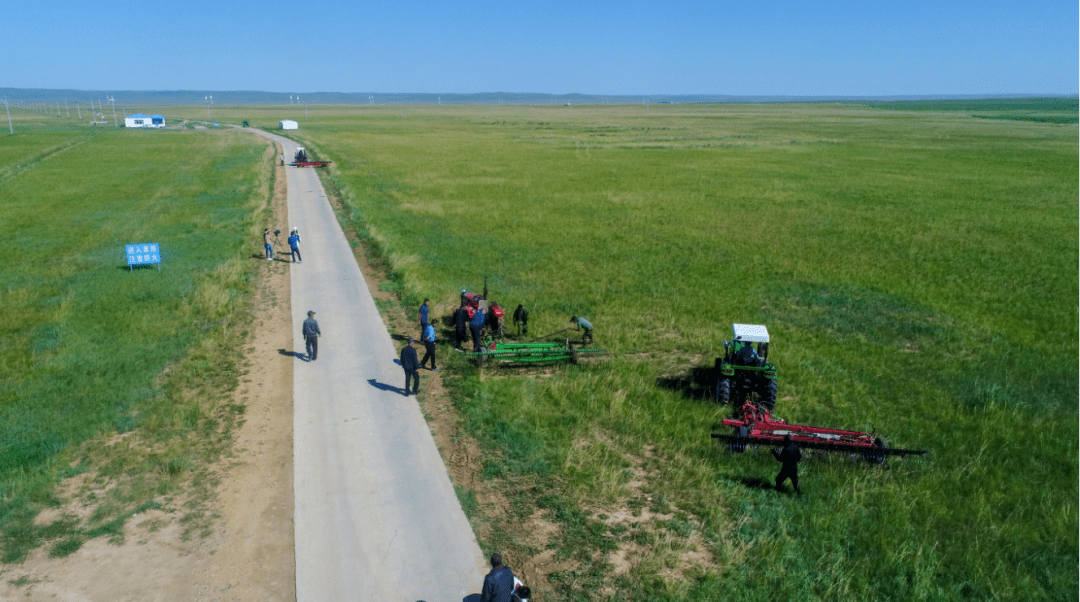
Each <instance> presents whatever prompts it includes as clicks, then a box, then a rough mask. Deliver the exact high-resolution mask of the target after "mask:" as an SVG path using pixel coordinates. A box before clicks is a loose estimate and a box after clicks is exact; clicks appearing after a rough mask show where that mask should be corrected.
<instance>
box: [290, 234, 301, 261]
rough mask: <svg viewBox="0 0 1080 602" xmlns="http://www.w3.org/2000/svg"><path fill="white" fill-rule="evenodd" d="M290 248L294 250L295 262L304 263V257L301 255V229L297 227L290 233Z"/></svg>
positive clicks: (293, 258)
mask: <svg viewBox="0 0 1080 602" xmlns="http://www.w3.org/2000/svg"><path fill="white" fill-rule="evenodd" d="M289 249H290V250H291V252H292V260H293V263H297V262H299V263H303V262H304V259H303V258H302V257H300V231H299V230H297V229H296V228H293V229H292V232H291V233H289Z"/></svg>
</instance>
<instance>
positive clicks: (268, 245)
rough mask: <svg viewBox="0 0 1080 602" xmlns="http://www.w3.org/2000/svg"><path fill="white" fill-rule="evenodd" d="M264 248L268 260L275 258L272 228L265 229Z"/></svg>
mask: <svg viewBox="0 0 1080 602" xmlns="http://www.w3.org/2000/svg"><path fill="white" fill-rule="evenodd" d="M263 249H264V250H265V251H266V260H267V261H273V260H274V241H273V239H272V238H270V229H269V228H267V229H265V230H263Z"/></svg>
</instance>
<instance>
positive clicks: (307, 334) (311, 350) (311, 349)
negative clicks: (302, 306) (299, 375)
mask: <svg viewBox="0 0 1080 602" xmlns="http://www.w3.org/2000/svg"><path fill="white" fill-rule="evenodd" d="M302 334H303V335H304V346H305V347H306V349H305V350H306V351H307V356H308V359H309V360H311V361H313V362H314V361H315V358H317V357H318V356H319V337H321V336H322V331H320V330H319V323H318V322H317V321H315V312H313V311H309V312H307V319H306V320H304V329H303V331H302Z"/></svg>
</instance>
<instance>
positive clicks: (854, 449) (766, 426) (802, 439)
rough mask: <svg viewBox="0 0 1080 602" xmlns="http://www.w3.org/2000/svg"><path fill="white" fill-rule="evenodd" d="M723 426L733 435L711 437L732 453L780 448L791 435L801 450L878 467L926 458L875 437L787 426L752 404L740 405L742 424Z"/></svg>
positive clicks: (731, 422)
mask: <svg viewBox="0 0 1080 602" xmlns="http://www.w3.org/2000/svg"><path fill="white" fill-rule="evenodd" d="M724 425H725V426H730V427H733V428H734V433H733V434H731V435H724V434H721V433H713V434H712V437H713V439H719V440H721V441H723V442H725V443H726V444H727V448H728V451H730V452H732V453H742V452H744V451H746V448H747V447H748V446H758V445H762V446H767V447H783V446H784V436H785V435H791V437H792V439H793V440H794V441H795V443H796V444H798V446H799V447H800V448H802V449H815V450H819V451H824V452H831V453H841V454H849V455H851V456H852V457H855V458H859V457H861V458H862V459H864V460H866V461H867V462H870V463H872V464H881V463H883V462H884V461H885V459H886V458H888V457H889V456H925V455H926V451H925V450H921V449H896V448H890V447H889V445H888V443H887V442H886V441H885V439H883V438H881V437H879V436H877V435H876V434H875V433H861V432H857V431H842V430H838V429H830V428H822V427H818V426H804V425H798V424H788V423H787V422H785V421H784V420H783V419H780V418H776V417H774V416H772V415H771V414H769V411H768V410H766V409H765V408H763V407H760V406H757V405H755V404H753V403H751V402H747V403H745V404H743V406H742V419H741V420H740V419H737V418H727V419H725V420H724Z"/></svg>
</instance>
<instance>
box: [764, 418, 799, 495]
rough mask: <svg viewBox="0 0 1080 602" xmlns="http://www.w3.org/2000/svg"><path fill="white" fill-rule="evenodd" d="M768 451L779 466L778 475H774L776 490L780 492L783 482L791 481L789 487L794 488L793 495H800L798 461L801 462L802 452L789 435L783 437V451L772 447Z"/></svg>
mask: <svg viewBox="0 0 1080 602" xmlns="http://www.w3.org/2000/svg"><path fill="white" fill-rule="evenodd" d="M770 451H772V455H773V457H774V458H776V461H777V462H780V465H781V468H780V474H778V475H776V490H777V491H782V489H780V488H781V487H782V486H783V484H784V481H786V480H788V479H791V485H792V487H794V488H795V493H801V492H800V491H799V461H800V460H802V450H800V449H799V446H798V444H796V443H795V441H794V439H792V437H791V433H788V434H786V435H784V449H783V450H781V449H779V448H776V447H774V448H773V449H772V450H770Z"/></svg>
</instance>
